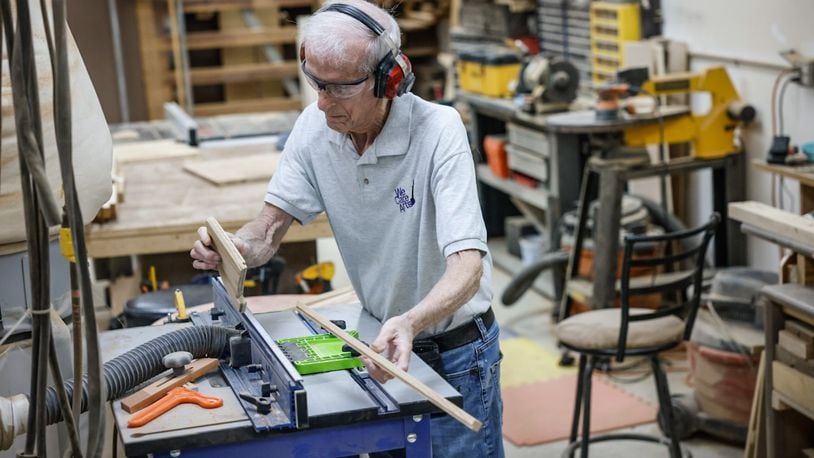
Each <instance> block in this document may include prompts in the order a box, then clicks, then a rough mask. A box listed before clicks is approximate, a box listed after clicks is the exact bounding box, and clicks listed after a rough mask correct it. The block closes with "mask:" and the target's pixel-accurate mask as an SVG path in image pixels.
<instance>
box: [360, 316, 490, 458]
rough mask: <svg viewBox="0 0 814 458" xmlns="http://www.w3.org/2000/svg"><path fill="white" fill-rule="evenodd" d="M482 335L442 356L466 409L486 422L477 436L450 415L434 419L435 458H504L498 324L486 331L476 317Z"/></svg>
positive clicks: (388, 457) (392, 457) (380, 457)
mask: <svg viewBox="0 0 814 458" xmlns="http://www.w3.org/2000/svg"><path fill="white" fill-rule="evenodd" d="M475 322H476V323H477V325H478V329H479V330H480V334H481V336H480V337H479V338H478V339H475V340H474V341H473V342H470V343H468V344H466V345H464V346H461V347H458V348H453V349H452V350H448V351H445V352H444V353H441V363H442V364H443V368H444V373H446V376H445V377H444V378H446V380H447V382H449V384H450V385H452V387H453V388H455V389H456V390H457V391H458V392H459V393H461V395H462V396H463V400H464V410H466V411H467V412H469V414H471V415H472V416H474V417H475V418H477V419H478V420H480V421H481V422H482V423H483V427H482V428H481V430H480V431H479V432H477V433H474V432H472V431H471V430H470V429H469V428H467V427H466V426H464V425H463V424H461V423H459V422H458V420H456V419H454V418H452V417H450V416H449V415H442V416H439V417H436V418H432V420H431V421H430V431H431V433H432V454H433V456H434V457H436V458H503V456H504V455H503V399H502V398H501V397H500V361H501V360H502V359H503V355H502V354H501V353H500V346H499V344H498V337H499V335H500V328H499V327H498V325H497V321H495V322H494V323H492V327H491V328H489V329H486V327H485V326H484V325H483V320H481V318H480V317H478V318H475ZM370 456H371V458H400V457H403V456H405V453H404V450H403V449H402V450H393V451H390V452H379V453H371V454H370Z"/></svg>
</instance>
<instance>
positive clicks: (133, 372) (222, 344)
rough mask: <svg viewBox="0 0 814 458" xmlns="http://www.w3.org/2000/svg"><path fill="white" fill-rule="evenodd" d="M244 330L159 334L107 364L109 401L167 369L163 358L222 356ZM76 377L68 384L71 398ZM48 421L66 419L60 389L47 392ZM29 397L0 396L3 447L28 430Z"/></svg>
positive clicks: (84, 391)
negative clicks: (181, 354)
mask: <svg viewBox="0 0 814 458" xmlns="http://www.w3.org/2000/svg"><path fill="white" fill-rule="evenodd" d="M239 334H240V331H237V330H234V329H228V328H224V327H222V326H190V327H187V328H182V329H179V330H177V331H173V332H170V333H167V334H164V335H163V336H160V337H156V338H155V339H153V340H150V341H149V342H146V343H144V344H142V345H139V346H138V347H136V348H134V349H132V350H130V351H128V352H126V353H124V354H122V355H119V356H117V357H116V358H114V359H112V360H110V361H108V362H106V363H105V364H104V367H103V372H104V375H103V377H104V379H105V385H106V386H107V400H108V401H110V400H113V399H117V398H119V397H121V396H122V395H123V394H124V393H126V392H127V391H128V390H130V389H132V388H134V387H136V386H138V385H140V384H142V383H144V382H146V381H147V380H149V379H151V378H153V377H155V376H156V375H158V374H160V373H162V372H164V371H165V370H166V368H165V367H164V364H163V362H162V358H163V357H164V356H165V355H166V354H168V353H172V352H176V351H188V352H190V353H192V356H193V358H203V357H210V358H219V357H221V356H222V355H223V353H224V350H225V349H226V348H228V343H229V338H230V337H232V336H235V335H239ZM73 384H74V381H73V380H68V381H66V382H65V383H64V386H65V391H66V392H67V394H68V397H69V401H70V400H71V398H72V397H73ZM87 389H88V381H87V377H84V378H83V380H82V411H83V412H84V411H85V410H87V401H88V391H87ZM45 409H46V414H45V415H46V424H49V425H51V424H54V423H57V422H59V421H62V411H61V410H60V408H59V399H58V398H57V392H56V389H55V388H54V387H53V386H49V387H48V389H47V391H46V395H45ZM27 415H28V399H27V397H26V396H25V395H23V394H18V395H16V396H12V397H10V398H4V397H0V450H7V449H8V448H9V447H11V444H12V442H14V438H15V437H16V436H18V435H20V434H24V433H25V432H26V430H25V427H26V416H27Z"/></svg>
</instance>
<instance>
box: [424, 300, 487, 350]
mask: <svg viewBox="0 0 814 458" xmlns="http://www.w3.org/2000/svg"><path fill="white" fill-rule="evenodd" d="M478 317H479V318H480V319H481V320H483V326H484V327H485V328H486V329H489V328H490V327H492V323H494V322H495V312H493V311H492V307H489V309H488V310H486V311H485V312H484V313H482V314H480V315H478ZM480 337H481V332H480V329H478V324H477V323H476V322H475V320H474V319H472V321H470V322H469V323H466V324H463V325H461V326H458V327H457V328H455V329H450V330H449V331H444V332H442V333H441V334H438V335H435V336H432V337H428V338H427V339H425V340H430V341H432V342H435V344H436V345H438V351H439V352H441V353H443V352H445V351H447V350H452V349H453V348H458V347H460V346H463V345H466V344H468V343H470V342H472V341H474V340H477V339H478V338H480Z"/></svg>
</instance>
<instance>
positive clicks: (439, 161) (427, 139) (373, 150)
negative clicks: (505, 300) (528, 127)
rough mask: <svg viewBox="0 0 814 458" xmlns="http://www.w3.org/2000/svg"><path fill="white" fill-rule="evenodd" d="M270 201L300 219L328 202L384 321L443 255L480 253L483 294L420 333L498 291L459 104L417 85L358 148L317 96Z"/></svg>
mask: <svg viewBox="0 0 814 458" xmlns="http://www.w3.org/2000/svg"><path fill="white" fill-rule="evenodd" d="M266 202H268V203H270V204H272V205H275V206H277V207H279V208H281V209H282V210H283V211H285V212H286V213H288V214H290V215H291V216H293V217H294V218H295V219H297V220H298V221H300V222H301V223H302V224H307V223H308V222H310V221H311V220H312V219H314V217H316V216H317V215H318V214H319V213H321V212H323V211H324V212H325V213H326V214H327V216H328V219H329V221H330V224H331V228H332V230H333V233H334V237H335V238H336V242H337V245H338V246H339V251H340V252H341V254H342V260H343V262H344V264H345V267H346V269H347V271H348V276H349V277H350V280H351V283H353V287H354V289H355V290H356V292H357V294H358V295H359V299H360V300H361V302H362V305H363V306H364V307H365V308H366V309H367V310H368V311H370V313H371V314H373V316H375V317H376V318H378V319H380V320H382V321H385V320H387V319H388V318H391V317H393V316H396V315H400V314H402V313H404V312H406V311H407V310H409V309H410V308H412V307H413V306H415V305H416V304H417V303H418V302H419V301H421V299H422V298H424V297H425V296H426V295H427V293H429V291H430V289H432V287H433V286H434V285H435V284H436V283H437V282H438V280H439V279H440V278H441V276H442V275H443V273H444V270H445V269H446V257H447V256H449V255H451V254H453V253H455V252H458V251H461V250H467V249H476V250H480V251H481V252H482V253H483V261H482V262H483V276H482V277H481V280H480V289H479V290H478V292H477V294H475V296H474V297H473V298H472V299H471V300H470V301H469V302H468V303H467V304H465V305H464V306H462V307H461V308H460V309H459V310H458V311H456V312H455V314H454V315H453V316H451V317H448V318H447V319H444V320H442V321H441V322H439V323H436V324H435V325H433V326H431V327H430V328H428V329H426V330H425V331H424V332H423V333H421V334H420V336H421V337H423V336H427V335H435V334H438V333H441V332H443V331H445V330H448V329H453V328H455V327H457V326H460V325H461V324H464V323H466V322H468V321H470V320H471V319H472V318H473V317H474V316H476V315H478V314H480V313H483V312H485V311H486V310H487V309H488V308H489V305H490V304H491V301H492V290H491V274H492V260H491V256H490V255H489V251H488V249H487V247H486V229H485V227H484V224H483V217H482V216H481V209H480V205H479V202H478V193H477V187H476V182H475V167H474V163H473V160H472V154H471V152H470V149H469V142H468V141H467V137H466V131H465V129H464V126H463V123H462V122H461V118H460V116H459V115H458V112H456V111H455V110H454V109H452V108H450V107H445V106H441V105H437V104H433V103H429V102H426V101H424V100H422V99H420V98H419V97H416V96H415V95H413V94H406V95H403V96H401V97H398V98H396V99H394V100H393V104H392V106H391V108H390V114H389V116H388V118H387V121H386V123H385V125H384V128H383V129H382V131H381V133H380V134H379V135H378V136H377V137H376V140H375V141H374V143H373V144H372V145H371V146H370V147H368V149H367V150H366V151H365V153H364V154H363V155H361V156H359V155H358V153H357V152H356V149H355V148H354V147H353V143H352V142H351V140H350V137H349V136H348V135H345V134H341V133H339V132H336V131H334V130H331V129H330V128H329V127H328V125H327V123H326V121H325V116H324V114H323V113H322V112H321V111H320V110H319V109H318V108H317V106H316V103H314V104H311V105H309V106H308V107H307V108H306V109H305V110H304V111H303V112H302V114H301V115H300V117H299V118H298V119H297V122H296V124H295V125H294V129H293V130H292V132H291V135H290V136H289V138H288V140H287V142H286V145H285V150H284V152H283V154H282V158H281V160H280V163H279V165H278V167H277V170H276V171H275V172H274V175H273V176H272V178H271V181H270V182H269V186H268V192H267V194H266Z"/></svg>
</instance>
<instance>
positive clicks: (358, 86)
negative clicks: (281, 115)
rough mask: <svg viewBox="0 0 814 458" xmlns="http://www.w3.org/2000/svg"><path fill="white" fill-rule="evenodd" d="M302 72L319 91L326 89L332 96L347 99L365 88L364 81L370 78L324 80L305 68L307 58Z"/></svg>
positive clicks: (303, 63) (303, 62)
mask: <svg viewBox="0 0 814 458" xmlns="http://www.w3.org/2000/svg"><path fill="white" fill-rule="evenodd" d="M301 66H302V72H303V74H305V80H306V81H308V84H309V85H310V86H311V87H312V88H314V90H316V91H317V92H319V91H325V93H326V94H328V95H329V96H331V97H335V98H337V99H347V98H350V97H353V96H355V95H357V94H359V93H360V92H362V90H363V89H364V88H365V85H364V82H365V81H367V80H368V79H370V75H367V76H365V77H364V78H360V79H358V80H356V81H349V82H347V83H336V82H332V81H323V80H321V79H319V78H317V77H316V76H314V75H313V74H311V72H309V71H308V70H307V69H306V68H305V60H303V61H302V64H301Z"/></svg>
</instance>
